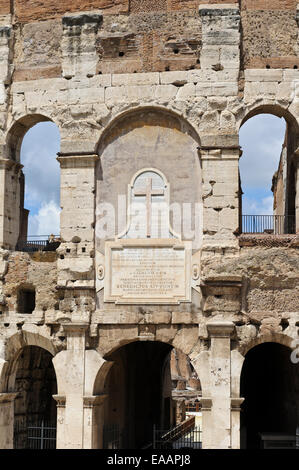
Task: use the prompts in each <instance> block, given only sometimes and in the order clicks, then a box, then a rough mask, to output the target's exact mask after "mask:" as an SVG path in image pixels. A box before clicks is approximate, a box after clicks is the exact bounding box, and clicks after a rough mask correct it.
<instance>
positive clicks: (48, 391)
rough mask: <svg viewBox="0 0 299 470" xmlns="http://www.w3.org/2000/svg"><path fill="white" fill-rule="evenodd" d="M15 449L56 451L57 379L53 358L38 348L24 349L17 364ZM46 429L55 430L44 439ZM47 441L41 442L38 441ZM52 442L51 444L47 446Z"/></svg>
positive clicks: (29, 347)
mask: <svg viewBox="0 0 299 470" xmlns="http://www.w3.org/2000/svg"><path fill="white" fill-rule="evenodd" d="M15 390H16V392H18V396H17V398H16V399H15V410H14V448H15V449H28V448H34V449H39V448H53V447H54V448H55V447H56V443H55V436H56V402H55V400H54V399H53V396H52V395H54V394H56V393H57V385H56V375H55V371H54V367H53V363H52V355H51V354H50V353H49V352H48V351H46V350H45V349H42V348H40V347H38V346H26V347H24V348H23V350H22V352H21V354H20V355H19V358H18V361H17V370H16V379H15ZM45 428H47V432H48V429H49V428H51V429H53V428H54V432H53V430H52V431H51V433H50V434H49V433H48V436H46V433H45V432H44V431H45ZM42 435H43V438H44V439H45V438H46V437H47V439H46V440H45V441H44V442H41V438H42ZM50 441H51V442H50Z"/></svg>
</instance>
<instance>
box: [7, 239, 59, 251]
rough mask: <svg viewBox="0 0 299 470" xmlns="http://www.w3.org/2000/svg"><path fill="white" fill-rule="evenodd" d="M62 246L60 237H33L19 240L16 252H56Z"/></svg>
mask: <svg viewBox="0 0 299 470" xmlns="http://www.w3.org/2000/svg"><path fill="white" fill-rule="evenodd" d="M59 245H60V241H59V236H58V235H53V236H49V235H33V236H29V237H28V238H27V240H19V241H18V243H17V246H16V251H25V252H27V253H33V252H35V251H55V250H56V249H57V248H58V247H59Z"/></svg>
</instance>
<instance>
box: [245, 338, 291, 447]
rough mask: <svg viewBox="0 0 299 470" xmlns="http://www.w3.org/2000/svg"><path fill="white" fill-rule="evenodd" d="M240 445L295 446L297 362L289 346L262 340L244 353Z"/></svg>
mask: <svg viewBox="0 0 299 470" xmlns="http://www.w3.org/2000/svg"><path fill="white" fill-rule="evenodd" d="M241 397H244V398H245V400H244V403H243V404H242V411H241V447H242V448H249V449H254V448H270V447H271V448H287V447H295V437H296V428H297V426H298V424H299V365H298V364H294V363H293V362H292V361H291V349H290V348H288V347H287V346H284V345H281V344H278V343H273V342H269V343H262V344H259V345H258V346H255V347H253V348H252V349H250V350H249V352H248V353H247V354H246V356H245V361H244V364H243V368H242V373H241Z"/></svg>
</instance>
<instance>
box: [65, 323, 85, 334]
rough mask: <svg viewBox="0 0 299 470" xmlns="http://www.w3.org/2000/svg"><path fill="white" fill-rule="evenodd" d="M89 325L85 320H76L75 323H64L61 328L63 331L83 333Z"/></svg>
mask: <svg viewBox="0 0 299 470" xmlns="http://www.w3.org/2000/svg"><path fill="white" fill-rule="evenodd" d="M88 327H89V323H87V322H77V323H64V324H63V329H64V331H65V333H67V334H69V333H79V334H83V333H85V331H86V330H87V328H88Z"/></svg>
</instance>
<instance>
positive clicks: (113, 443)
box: [103, 424, 121, 449]
mask: <svg viewBox="0 0 299 470" xmlns="http://www.w3.org/2000/svg"><path fill="white" fill-rule="evenodd" d="M103 448H104V449H121V432H120V428H119V425H118V424H105V425H104V428H103Z"/></svg>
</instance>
